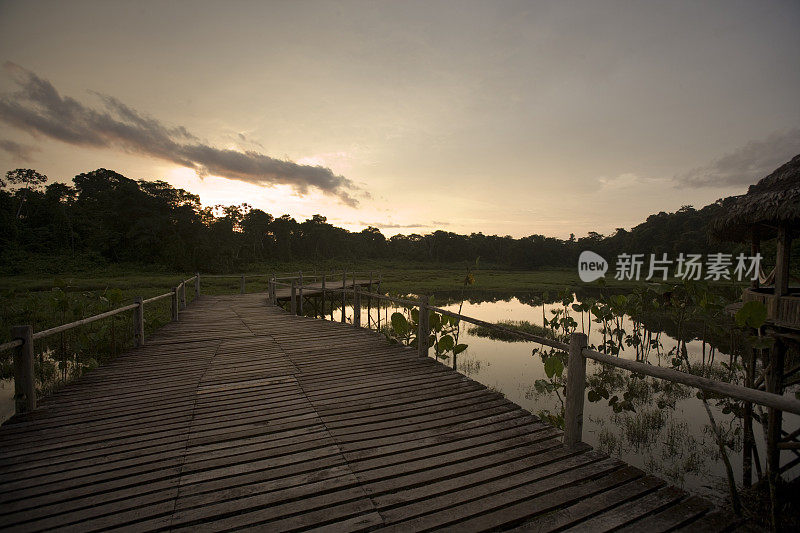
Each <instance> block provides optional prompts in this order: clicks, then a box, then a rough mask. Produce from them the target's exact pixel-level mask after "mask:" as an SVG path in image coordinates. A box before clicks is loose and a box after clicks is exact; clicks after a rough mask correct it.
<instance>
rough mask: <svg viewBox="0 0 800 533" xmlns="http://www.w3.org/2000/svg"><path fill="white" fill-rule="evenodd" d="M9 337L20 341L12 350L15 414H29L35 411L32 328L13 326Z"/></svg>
mask: <svg viewBox="0 0 800 533" xmlns="http://www.w3.org/2000/svg"><path fill="white" fill-rule="evenodd" d="M11 337H12V338H14V339H19V340H21V341H22V345H21V346H17V347H16V348H15V349H14V407H15V409H16V412H17V413H30V412H31V411H33V410H34V409H36V381H35V380H36V376H35V374H34V372H33V326H14V327H12V328H11Z"/></svg>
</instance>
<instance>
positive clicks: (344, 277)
mask: <svg viewBox="0 0 800 533" xmlns="http://www.w3.org/2000/svg"><path fill="white" fill-rule="evenodd" d="M346 298H347V270H343V271H342V324H344V322H345V315H344V303H345V300H346Z"/></svg>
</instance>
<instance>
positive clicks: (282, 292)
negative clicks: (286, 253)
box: [275, 279, 378, 302]
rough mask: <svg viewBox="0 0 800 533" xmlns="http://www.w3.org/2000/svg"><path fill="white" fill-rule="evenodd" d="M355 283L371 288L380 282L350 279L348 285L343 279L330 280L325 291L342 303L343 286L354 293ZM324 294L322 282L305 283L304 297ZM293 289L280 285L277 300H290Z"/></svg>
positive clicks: (334, 299) (276, 292) (276, 294)
mask: <svg viewBox="0 0 800 533" xmlns="http://www.w3.org/2000/svg"><path fill="white" fill-rule="evenodd" d="M353 283H355V285H357V286H358V287H361V288H366V287H371V286H374V285H377V284H378V280H374V281H371V280H368V279H356V280H355V281H354V280H353V279H348V280H347V283H345V282H344V281H342V280H341V279H338V280H337V279H329V280H327V281H326V282H325V291H326V292H329V293H330V294H328V295H327V297H328V298H332V299H333V301H339V302H341V297H342V286H344V287H345V289H347V290H349V291H350V292H352V290H353ZM320 294H322V282H321V281H315V282H305V283H303V296H304V297H309V296H318V295H320ZM291 295H292V289H291V288H290V287H287V286H286V285H285V284H281V285H278V287H277V288H276V289H275V298H277V299H278V300H288V299H289V298H291Z"/></svg>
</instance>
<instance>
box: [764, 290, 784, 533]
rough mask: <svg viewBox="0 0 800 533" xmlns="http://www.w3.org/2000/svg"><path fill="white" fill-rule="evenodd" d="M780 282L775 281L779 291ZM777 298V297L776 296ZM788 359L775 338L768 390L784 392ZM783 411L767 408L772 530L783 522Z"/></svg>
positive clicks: (780, 341) (768, 470)
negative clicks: (785, 365)
mask: <svg viewBox="0 0 800 533" xmlns="http://www.w3.org/2000/svg"><path fill="white" fill-rule="evenodd" d="M777 288H778V282H777V280H776V282H775V289H776V293H777ZM776 300H777V298H776ZM785 359H786V345H785V344H784V343H783V340H782V339H780V338H775V343H774V344H773V345H772V349H771V350H770V361H769V367H768V369H767V375H766V379H765V380H764V381H765V382H766V383H765V384H766V389H767V392H771V393H773V394H779V395H782V394H783V367H784V364H785ZM782 421H783V412H782V411H780V410H778V409H775V408H773V407H770V408H768V409H767V483H768V485H769V496H770V498H769V499H770V525H771V530H772V531H778V529H779V526H780V523H781V515H780V504H779V502H778V484H779V482H780V478H781V468H780V466H781V456H780V453H781V449H780V448H779V446H778V443H779V442H780V440H781V426H782Z"/></svg>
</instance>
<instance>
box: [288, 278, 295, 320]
mask: <svg viewBox="0 0 800 533" xmlns="http://www.w3.org/2000/svg"><path fill="white" fill-rule="evenodd" d="M289 309H290V311H291V312H292V314H293V315H296V314H297V287H295V284H294V280H292V291H291V293H290V294H289Z"/></svg>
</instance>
